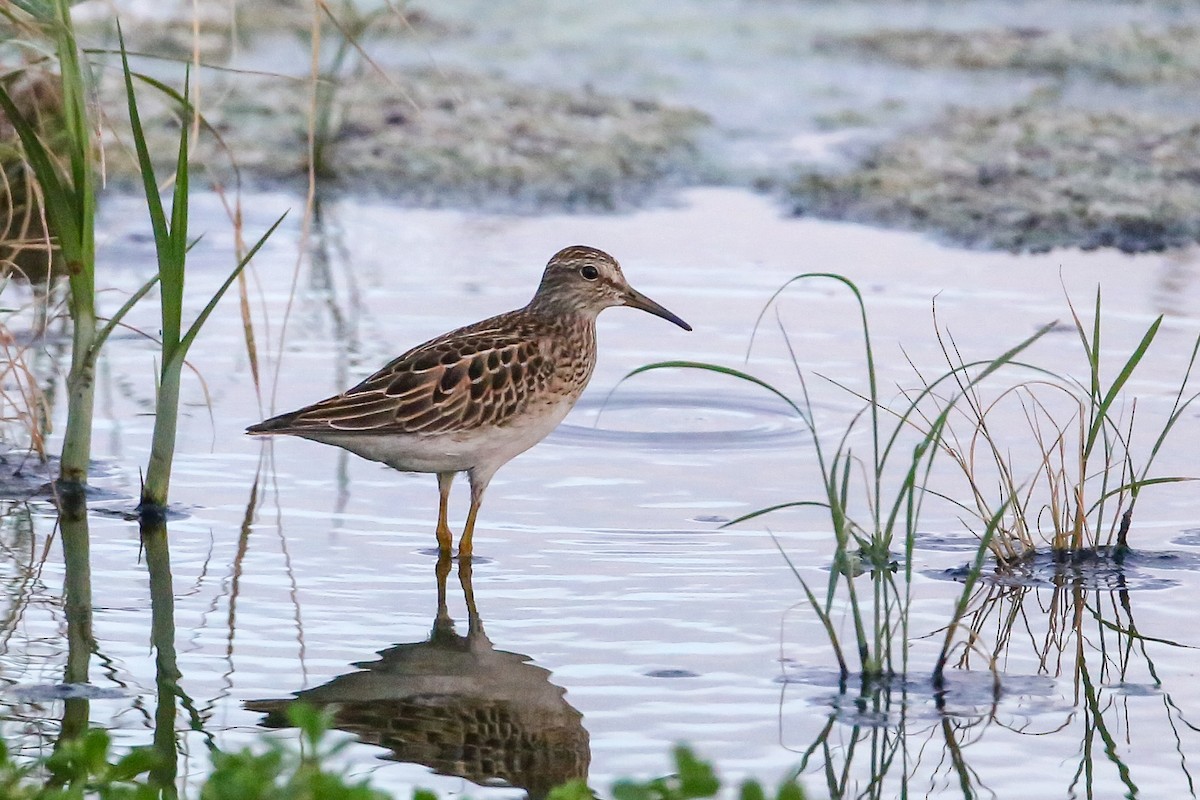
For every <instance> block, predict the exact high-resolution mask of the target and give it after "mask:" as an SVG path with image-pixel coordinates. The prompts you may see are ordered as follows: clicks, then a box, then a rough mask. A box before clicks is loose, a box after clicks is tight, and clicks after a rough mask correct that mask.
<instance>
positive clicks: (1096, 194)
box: [788, 104, 1200, 252]
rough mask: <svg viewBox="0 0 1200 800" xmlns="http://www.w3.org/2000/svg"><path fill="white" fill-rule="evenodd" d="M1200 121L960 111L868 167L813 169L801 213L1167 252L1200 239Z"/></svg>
mask: <svg viewBox="0 0 1200 800" xmlns="http://www.w3.org/2000/svg"><path fill="white" fill-rule="evenodd" d="M1197 164H1200V121H1196V120H1192V119H1186V118H1172V117H1167V116H1160V115H1153V114H1135V113H1117V112H1106V113H1093V112H1086V111H1081V110H1076V109H1069V108H1062V107H1055V106H1048V105H1039V104H1030V105H1023V106H1018V107H1016V108H1013V109H1006V110H1001V111H975V110H968V109H954V110H951V111H949V112H948V113H947V114H946V115H945V116H944V117H942V118H941V119H940V120H938V121H936V122H934V123H933V124H931V125H929V126H927V127H924V128H921V129H918V130H913V131H910V132H908V133H907V134H904V135H901V136H899V137H897V138H896V139H894V140H892V141H889V142H886V143H884V144H882V145H880V146H879V147H878V148H877V149H876V151H875V152H874V153H873V154H872V155H871V156H869V157H868V158H867V159H865V160H864V161H863V162H862V163H861V164H859V165H858V166H857V167H855V168H853V169H851V170H848V171H845V172H841V173H833V172H818V171H814V170H806V171H803V172H801V173H800V174H799V175H798V176H797V177H796V178H795V179H794V180H793V181H792V183H790V184H789V186H788V194H789V200H790V201H791V203H792V208H793V211H794V213H796V214H798V215H808V214H811V215H814V216H821V217H832V218H840V219H850V220H854V221H860V222H868V223H873V224H882V225H887V226H894V227H904V228H919V229H926V230H930V229H931V230H933V231H936V232H938V233H940V234H941V235H943V236H945V237H946V238H947V239H949V240H951V241H953V242H955V243H957V244H961V245H966V246H968V247H981V248H1000V249H1004V250H1010V251H1014V252H1020V251H1030V252H1040V251H1045V250H1050V249H1052V248H1055V247H1072V246H1076V247H1082V248H1083V249H1092V248H1096V247H1116V248H1119V249H1121V250H1124V251H1126V252H1143V251H1154V250H1162V249H1164V248H1166V247H1175V246H1183V245H1186V244H1190V243H1193V242H1196V241H1200V169H1198V168H1197Z"/></svg>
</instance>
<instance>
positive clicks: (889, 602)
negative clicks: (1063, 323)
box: [630, 273, 1052, 680]
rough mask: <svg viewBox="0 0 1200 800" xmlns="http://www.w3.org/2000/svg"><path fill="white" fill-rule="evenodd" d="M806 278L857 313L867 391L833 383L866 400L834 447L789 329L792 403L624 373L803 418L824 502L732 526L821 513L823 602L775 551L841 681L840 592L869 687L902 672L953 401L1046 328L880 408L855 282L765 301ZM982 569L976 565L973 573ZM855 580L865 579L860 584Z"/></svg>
mask: <svg viewBox="0 0 1200 800" xmlns="http://www.w3.org/2000/svg"><path fill="white" fill-rule="evenodd" d="M808 280H833V281H836V282H838V283H840V284H841V285H842V286H843V287H844V288H847V289H849V290H850V292H851V294H852V295H853V298H854V301H855V304H856V306H857V311H858V318H859V325H860V329H861V335H862V339H863V345H864V352H865V362H864V372H865V376H864V377H865V383H866V385H865V387H864V388H862V389H857V390H855V389H849V387H847V386H845V385H843V384H840V383H837V382H836V381H835V382H834V384H835V385H837V386H839V387H840V388H841V389H843V390H846V391H849V392H851V394H853V395H854V396H856V397H858V398H860V399H861V400H862V401H863V406H862V407H861V408H860V409H859V411H858V412H857V413H855V414H854V415H853V417H852V418H851V420H850V422H849V424H848V425H847V426H846V427H845V429H844V430H843V431H842V433H841V434H840V435H839V436H837V437H836V439H835V440H834V441H828V440H826V438H825V436H824V435H823V433H822V429H820V428H818V426H817V425H816V423H815V422H814V416H813V403H812V399H811V396H810V393H809V386H808V380H807V379H806V377H805V375H804V373H803V371H802V370H801V369H800V366H799V360H798V358H797V357H796V353H795V351H794V350H793V349H792V347H791V343H790V341H788V340H787V335H786V331H785V332H784V339H785V342H787V346H788V349H789V352H790V354H791V359H792V363H793V365H794V367H795V372H796V377H797V380H798V382H799V388H800V391H799V395H798V396H797V397H792V396H789V395H788V394H787V393H785V392H784V391H782V390H781V389H779V388H777V387H775V386H774V385H772V384H770V383H767V382H766V381H763V380H761V379H759V378H756V377H754V376H753V375H750V374H749V373H746V372H743V371H741V370H736V369H732V368H729V367H722V366H719V365H714V364H705V363H697V362H680V361H672V362H662V363H658V364H650V365H647V366H644V367H641V368H639V369H637V370H634V371H633V372H631V373H630V376H632V375H636V374H638V373H640V372H645V371H647V370H653V369H665V368H688V369H700V370H706V371H710V372H716V373H720V374H723V375H728V376H731V377H734V378H737V379H739V380H742V381H746V382H749V383H752V384H754V385H756V386H759V387H760V388H762V389H765V390H766V391H768V392H770V393H772V394H774V395H775V396H777V397H779V398H781V399H782V400H783V401H784V402H786V403H787V404H788V405H789V406H790V407H791V409H792V410H793V411H794V412H795V413H796V414H797V415H798V416H799V417H800V419H801V420H803V423H804V425H805V426H806V427H807V428H808V430H809V432H810V433H811V434H812V437H813V449H814V454H815V457H816V461H817V467H818V471H819V473H820V486H821V497H820V498H819V499H814V500H798V501H794V502H788V503H783V504H780V505H776V506H772V507H770V508H765V509H761V510H759V511H755V512H753V513H750V514H747V515H745V516H743V517H740V518H738V519H736V520H733V521H732V522H730V523H728V524H730V525H733V524H737V523H740V522H745V521H748V520H751V519H755V518H757V517H760V516H762V515H764V514H767V513H771V512H775V511H779V510H781V509H785V508H795V507H799V506H816V507H820V508H824V509H826V510H827V512H828V515H829V524H830V531H831V533H832V536H833V543H834V553H833V560H832V564H831V569H830V570H829V573H828V574H829V577H828V581H827V584H826V587H825V590H824V593H823V594H824V596H823V598H822V597H818V594H817V593H816V592H815V591H813V589H812V587H810V586H809V584H808V582H807V581H806V580H805V579H804V577H803V576H802V575H801V574H800V572H799V570H797V569H796V568H795V566H794V565H793V564H792V562H791V560H790V559H788V556H787V554H786V552H784V551H783V550H782V548H781V549H780V552H781V553H782V555H783V557H784V558H785V559H786V560H787V562H788V565H789V566H790V567H791V568H792V571H793V573H794V574H795V576H796V578H797V580H798V581H799V583H800V586H801V588H802V589H803V591H804V595H805V597H806V598H807V600H808V603H809V605H810V606H811V607H812V609H813V611H814V612H815V613H816V615H817V617H818V618H819V619H820V621H821V624H822V626H823V627H824V629H825V632H826V634H827V636H828V637H829V642H830V645H831V647H832V649H833V652H834V655H835V657H836V658H837V661H838V667H839V670H840V672H841V675H842V677H843V679H845V678H846V677H847V676H848V675H849V674H850V671H851V670H850V667H849V663H848V659H847V658H846V655H845V652H844V651H845V648H844V647H843V644H842V641H841V637H840V636H839V634H838V632H837V628H836V626H835V624H834V619H833V616H834V613H835V606H836V605H837V602H836V601H837V599H838V598H839V596H842V595H844V597H843V600H844V605H845V607H846V609H847V613H848V615H849V617H850V620H851V623H852V625H853V629H854V647H855V650H856V651H857V655H858V672H859V673H860V674H861V675H862V677H863V678H864V679H865V680H870V679H873V678H879V677H884V676H889V675H897V674H899V675H903V674H906V673H907V670H908V640H909V634H908V610H909V607H910V604H911V599H912V598H911V587H912V574H913V573H912V569H913V567H912V550H913V541H914V535H915V533H916V532H917V530H918V522H919V519H920V516H921V510H922V507H923V505H924V503H925V500H926V498H927V497H928V496H929V495H930V493H931V490H930V488H929V486H928V483H929V479H930V473H931V470H932V467H933V462H934V459H935V458H936V456H937V455H938V454H939V453H941V452H942V451H943V447H942V443H943V437H944V435H945V429H946V425H947V423H948V421H949V418H950V415H951V413H952V411H953V409H954V408H955V406H956V404H957V403H959V402H961V401H962V400H963V399H964V398H965V397H967V396H968V395H969V392H970V391H971V390H972V389H973V388H974V387H975V386H976V385H977V384H978V383H979V382H981V381H983V380H985V379H986V378H988V377H989V376H990V375H992V374H993V373H995V372H996V371H997V370H999V369H1000V368H1002V367H1004V366H1006V365H1009V364H1012V363H1014V360H1015V359H1016V357H1017V356H1018V355H1019V354H1020V353H1021V352H1022V351H1024V350H1025V349H1026V348H1027V347H1029V346H1030V345H1031V344H1033V343H1034V342H1035V341H1037V340H1038V339H1039V338H1041V337H1042V336H1044V335H1045V334H1046V333H1047V332H1048V331H1049V330H1051V327H1052V326H1050V325H1047V326H1044V327H1042V328H1041V329H1039V330H1038V331H1037V332H1035V333H1034V334H1033V335H1032V336H1029V337H1027V338H1026V339H1024V340H1023V341H1021V342H1019V343H1018V344H1017V345H1016V346H1015V347H1013V348H1011V349H1010V350H1008V351H1006V352H1005V353H1003V354H1001V355H1000V356H998V357H997V358H994V359H990V360H984V361H975V362H969V363H962V364H959V365H957V366H955V367H953V368H951V369H950V370H949V371H948V372H946V373H945V374H943V375H941V376H940V377H938V378H937V379H935V380H933V381H932V382H930V383H929V384H928V385H927V386H926V388H925V389H924V390H922V391H921V392H918V393H917V394H916V395H915V396H912V397H907V398H905V402H904V404H903V405H902V406H901V407H900V408H897V409H892V408H888V407H886V406H885V404H884V403H883V402H882V401H881V399H880V396H879V388H878V379H877V375H876V369H875V351H874V346H873V343H872V340H871V334H870V326H869V324H868V319H867V311H866V306H865V304H864V302H863V298H862V294H861V292H860V291H859V289H858V287H857V286H856V285H855V284H854V283H853V281H851V280H849V279H848V278H845V277H843V276H841V275H834V274H828V273H806V274H803V275H799V276H797V277H795V278H793V279H791V280H790V281H788V282H787V283H786V284H784V286H783V287H781V288H780V289H779V290H778V291H777V292H776V294H775V295H774V296H772V298H771V301H770V302H774V300H775V299H776V298H777V297H778V296H779V294H780V293H782V292H783V291H784V290H785V289H786V288H787V287H788V286H791V285H793V284H795V283H797V282H800V281H808ZM770 302H769V303H768V306H769V305H770ZM764 313H765V309H764ZM760 321H761V317H760ZM943 385H952V386H954V387H955V390H954V391H953V392H952V393H951V394H950V395H949V397H947V398H945V399H944V400H943V401H942V407H941V408H940V409H939V410H938V411H937V413H936V414H935V415H934V416H933V417H932V418H931V419H928V418H926V417H925V416H924V409H925V407H926V406H927V405H928V400H929V398H930V397H931V396H933V395H934V393H935V392H937V391H939V390H940V387H942V386H943ZM863 427H865V428H866V432H867V434H868V439H869V445H868V447H867V448H866V452H865V453H862V452H861V451H860V450H858V449H856V448H854V447H853V446H852V445H851V440H852V438H853V436H854V435H855V434H856V433H857V432H858V431H859V429H860V428H863ZM914 438H915V441H914ZM998 521H999V520H998V519H995V520H989V524H988V526H987V528H986V530H985V531H984V533H983V535H982V540H981V545H980V549H979V554H978V555H977V560H979V561H981V560H982V558H983V554H984V553H985V552H986V549H985V548H986V545H987V541H988V539H989V538H990V536H991V534H992V533H993V532H994V530H995V526H996V525H997V524H998ZM978 569H979V567H978V566H977V567H976V573H977V572H978ZM897 577H899V578H900V580H899V581H897ZM860 578H865V580H862V581H860ZM868 582H869V583H868ZM860 584H861V588H860ZM961 613H962V609H959V610H958V611H956V615H955V616H956V618H957V617H958V616H959V615H961Z"/></svg>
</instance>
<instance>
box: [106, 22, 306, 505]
mask: <svg viewBox="0 0 1200 800" xmlns="http://www.w3.org/2000/svg"><path fill="white" fill-rule="evenodd" d="M118 30H119V29H118ZM121 67H122V71H123V74H124V77H125V95H126V99H127V101H128V105H129V122H130V127H131V130H132V137H133V143H134V147H135V149H136V151H137V159H138V167H139V169H140V170H141V174H142V188H143V190H144V192H145V195H146V206H147V209H148V210H149V212H150V224H151V227H152V229H153V232H154V247H155V253H156V254H157V257H158V282H159V287H160V295H161V304H160V308H161V319H162V353H161V359H160V366H159V375H158V393H157V396H156V399H155V406H154V433H153V438H152V440H151V445H150V463H149V464H148V465H147V467H146V475H145V478H144V482H143V484H142V495H141V504H140V506H139V510H140V512H141V514H142V515H143V518H153V517H155V516H161V513H162V511H163V510H164V509H165V507H166V504H167V496H168V492H169V489H170V482H171V466H172V463H173V461H174V454H175V439H176V433H177V431H178V426H179V390H180V381H181V379H182V375H183V367H184V364H185V360H186V358H187V353H188V350H189V349H190V348H191V346H192V344H193V343H194V342H195V340H196V336H197V335H199V333H200V330H201V328H203V326H204V323H205V322H206V321H207V320H208V318H209V315H211V314H212V312H213V310H214V309H215V308H216V307H217V304H218V303H219V302H220V301H221V298H222V297H223V296H224V295H225V292H226V291H228V289H229V287H230V286H232V285H233V282H234V281H235V280H236V279H237V277H238V275H239V274H240V273H241V271H242V270H243V269H245V267H246V265H247V264H249V263H250V260H251V259H252V258H254V256H255V254H256V253H257V252H258V251H259V249H260V248H261V247H262V246H263V244H264V243H265V242H266V241H267V239H268V238H269V237H270V236H271V234H272V233H274V232H275V229H276V228H278V227H279V225H280V223H282V222H283V220H284V217H286V216H287V213H286V212H285V213H284V214H283V215H282V216H280V217H279V219H277V220H276V221H275V223H274V224H273V225H272V226H271V227H270V228H269V229H268V230H267V232H266V233H264V234H263V235H262V236H261V237H259V239H258V241H257V242H255V243H254V245H253V246H252V247H251V248H250V249H249V251H247V252H246V254H245V255H244V256H243V257H242V258H241V259H240V260H239V261H238V263H237V265H236V266H235V267H234V269H233V271H232V272H231V273H230V274H229V276H228V277H227V278H226V279H225V282H224V283H223V284H221V286H220V288H219V289H217V291H216V292H215V293H214V294H213V295H212V297H210V298H209V300H208V303H207V304H206V305H205V306H204V308H203V309H202V310H201V311H200V313H199V314H198V315H197V316H196V318H195V320H193V321H192V324H191V325H189V326H188V327H187V329H186V330H184V328H183V295H184V279H185V275H186V266H187V254H188V250H189V248H190V244H189V241H188V202H189V197H188V190H189V170H188V138H189V136H188V131H189V125H188V124H187V119H186V116H185V119H183V120H182V124H181V125H180V126H179V127H180V134H179V148H178V151H177V153H176V159H175V175H174V179H173V185H174V190H173V194H172V197H171V213H170V217H169V218H168V216H167V211H166V208H165V206H164V205H163V201H162V198H161V196H160V195H159V184H158V180H157V177H156V175H155V172H154V163H153V161H152V159H151V157H150V150H149V148H148V146H147V144H146V134H145V131H144V129H143V127H142V122H141V117H140V115H139V113H138V104H137V94H136V92H135V91H134V86H133V78H134V73H133V72H132V70H130V68H129V56H128V53H127V51H126V49H125V41H124V38H123V37H121ZM189 74H190V73H189ZM188 82H189V81H188V78H187V77H185V87H184V93H183V95H182V96H181V97H180V96H178V95H176V97H177V98H178V99H179V100H180V105H181V112H182V113H183V114H185V115H186V114H188V113H189V112H192V111H193V109H192V105H191V103H190V102H189V100H188V92H189V89H188V86H187V83H188ZM155 85H158V86H161V84H158V83H157V82H155Z"/></svg>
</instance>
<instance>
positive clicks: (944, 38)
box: [815, 25, 1200, 85]
mask: <svg viewBox="0 0 1200 800" xmlns="http://www.w3.org/2000/svg"><path fill="white" fill-rule="evenodd" d="M815 46H816V49H817V50H818V51H821V52H826V53H838V52H846V51H849V52H853V53H858V54H861V55H865V56H868V57H875V58H883V59H887V60H889V61H894V62H896V63H899V64H904V65H906V66H910V67H918V68H928V67H954V68H959V69H1015V70H1023V71H1028V72H1033V73H1045V74H1051V75H1065V74H1067V73H1070V72H1078V73H1081V74H1084V75H1088V76H1091V77H1094V78H1097V79H1100V80H1104V81H1110V82H1112V83H1117V84H1122V85H1139V84H1146V83H1158V82H1181V83H1182V82H1191V81H1195V80H1197V79H1200V26H1195V25H1176V26H1171V27H1168V28H1160V29H1153V28H1149V29H1148V28H1143V27H1141V26H1136V25H1128V26H1114V27H1111V28H1098V29H1090V30H1084V31H1073V32H1067V31H1061V30H1057V31H1056V30H1048V29H1043V28H1035V27H1029V28H1026V27H1004V28H982V29H978V30H973V31H953V30H938V29H933V28H918V29H915V30H898V29H891V28H887V29H883V30H873V31H869V32H866V33H855V34H847V35H836V36H835V35H826V36H819V37H818V38H817V40H816V42H815Z"/></svg>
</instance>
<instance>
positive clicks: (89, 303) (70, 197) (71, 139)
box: [0, 0, 157, 502]
mask: <svg viewBox="0 0 1200 800" xmlns="http://www.w3.org/2000/svg"><path fill="white" fill-rule="evenodd" d="M19 5H20V7H21V9H22V10H24V11H25V12H27V13H28V14H29V15H30V16H31V19H32V22H31V25H33V26H34V27H36V28H37V29H38V30H40V31H41V32H42V33H43V34H44V35H45V37H46V38H47V39H48V40H49V41H50V42H52V43H53V46H54V50H55V54H56V56H57V60H58V69H59V79H60V84H61V94H62V116H63V120H62V122H63V124H62V132H61V135H60V136H59V137H58V138H59V140H60V141H59V143H60V146H61V148H62V149H64V150H65V151H66V158H65V161H66V164H65V165H60V162H59V157H58V156H57V154H56V152H55V149H54V148H51V147H50V146H49V145H48V144H46V143H45V142H44V141H43V140H42V139H41V138H40V137H39V136H38V132H37V129H36V127H35V125H34V124H33V122H32V121H31V120H30V119H29V118H27V117H26V115H25V114H23V113H22V112H21V110H20V109H19V108H18V106H17V104H16V102H15V101H14V99H13V97H12V96H11V94H10V93H9V91H8V89H7V88H6V87H5V86H2V85H0V110H3V111H4V113H5V115H6V116H7V117H8V120H9V122H10V123H11V124H12V126H13V128H14V129H15V130H16V132H17V135H18V137H19V139H20V141H21V146H22V148H23V150H24V157H25V158H26V159H27V161H28V163H29V166H30V168H31V169H32V171H33V174H34V176H35V177H36V179H37V182H38V184H39V187H40V191H41V196H42V205H43V208H44V209H45V214H46V222H47V228H48V233H49V234H50V235H51V236H52V237H53V239H54V243H55V244H56V245H57V247H58V249H59V252H60V253H61V254H62V258H63V262H64V266H65V269H66V273H67V282H68V288H69V292H68V302H67V306H68V311H69V313H70V316H71V323H72V334H71V337H72V342H71V343H72V347H71V368H70V371H69V372H68V373H67V428H66V432H65V435H64V437H63V450H62V461H61V465H60V474H59V481H58V483H59V487H60V491H61V493H62V494H63V496H64V498H65V499H66V501H67V502H82V498H83V493H82V490H83V486H84V485H85V484H86V483H87V476H88V463H89V459H90V457H91V447H92V415H93V410H94V406H95V383H96V359H97V358H98V357H99V353H100V348H101V347H102V345H103V344H104V341H105V340H106V339H107V338H108V336H109V334H110V333H111V332H112V331H113V329H114V328H115V327H116V325H117V324H118V323H119V322H120V319H121V317H123V316H124V315H125V313H126V312H127V311H128V310H129V309H130V308H132V307H133V305H134V303H136V302H137V300H139V299H140V298H141V297H142V296H144V295H145V294H146V292H148V291H149V290H150V288H151V286H152V285H153V281H151V282H148V283H147V284H146V285H144V286H142V287H141V289H139V290H138V291H137V292H135V293H134V294H133V295H132V296H131V297H130V298H129V299H128V300H127V301H126V302H125V304H124V305H122V306H121V308H120V309H119V310H118V311H117V312H116V313H115V314H114V315H113V316H112V317H110V318H109V319H108V320H107V321H106V322H104V323H103V324H101V321H100V320H99V319H98V317H97V315H96V241H95V228H96V164H95V160H96V158H95V152H96V142H95V138H94V130H95V128H94V125H93V124H92V122H91V121H90V118H89V114H88V106H87V94H88V86H89V84H90V73H89V71H88V70H87V68H86V64H85V62H84V61H83V59H82V57H81V54H80V50H79V45H78V42H77V41H76V38H75V30H74V27H73V25H72V23H71V14H70V3H69V2H68V0H47V2H32V1H29V0H27V1H26V2H22V3H20V4H19ZM155 280H157V279H155Z"/></svg>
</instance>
